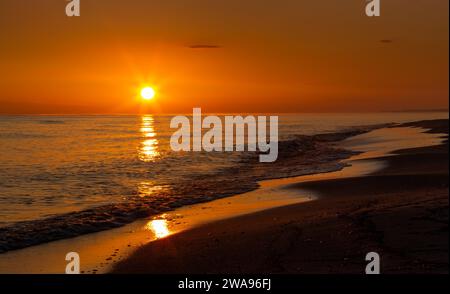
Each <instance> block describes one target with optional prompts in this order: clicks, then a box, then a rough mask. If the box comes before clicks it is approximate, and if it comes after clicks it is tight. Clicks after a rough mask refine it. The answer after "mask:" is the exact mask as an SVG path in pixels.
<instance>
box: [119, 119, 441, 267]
mask: <svg viewBox="0 0 450 294" xmlns="http://www.w3.org/2000/svg"><path fill="white" fill-rule="evenodd" d="M403 126H405V127H422V128H426V129H430V130H429V131H428V132H429V133H446V134H448V120H434V121H422V122H416V123H408V124H405V125H403ZM395 153H396V154H395V156H386V157H382V158H377V160H380V161H383V162H385V163H387V164H385V166H384V167H383V168H381V169H380V170H378V171H376V172H374V173H371V174H369V175H364V176H354V177H349V178H343V179H324V180H319V181H308V182H303V183H299V184H291V185H289V186H288V187H286V189H289V190H290V191H294V192H295V191H297V190H300V189H301V190H311V191H314V192H315V193H317V194H318V195H320V197H318V199H317V200H315V201H310V202H306V203H300V204H293V205H286V206H283V207H279V208H274V209H270V210H265V211H261V212H255V213H251V214H247V215H242V216H238V217H234V218H231V219H226V220H221V221H217V222H213V223H209V224H205V225H202V226H199V227H196V228H193V229H190V230H187V231H183V232H180V233H178V234H174V235H172V236H168V237H166V238H162V239H159V240H157V241H155V242H150V243H148V244H146V245H145V246H142V247H141V248H140V249H138V250H137V251H136V252H134V253H133V254H132V255H131V256H130V257H128V258H126V259H125V260H123V261H121V262H119V263H118V264H117V265H116V266H115V267H114V269H113V271H112V272H113V273H184V274H186V273H356V274H358V273H364V269H365V266H366V261H365V256H366V254H367V253H368V252H371V251H375V252H377V253H379V254H380V256H381V272H382V273H448V202H449V199H448V195H449V188H448V141H446V142H445V144H443V145H439V146H432V147H424V148H421V147H419V148H410V149H403V150H399V151H397V152H395ZM361 160H362V161H364V160H366V159H361Z"/></svg>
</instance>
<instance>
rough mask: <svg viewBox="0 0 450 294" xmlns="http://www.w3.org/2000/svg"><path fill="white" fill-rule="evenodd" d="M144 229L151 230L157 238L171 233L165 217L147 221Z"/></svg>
mask: <svg viewBox="0 0 450 294" xmlns="http://www.w3.org/2000/svg"><path fill="white" fill-rule="evenodd" d="M146 229H147V230H149V231H151V232H153V234H155V236H156V238H158V239H161V238H164V237H167V236H169V235H170V234H171V232H170V230H169V228H168V226H167V220H165V219H154V220H152V221H150V222H148V223H147V225H146Z"/></svg>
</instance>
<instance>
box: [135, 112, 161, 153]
mask: <svg viewBox="0 0 450 294" xmlns="http://www.w3.org/2000/svg"><path fill="white" fill-rule="evenodd" d="M154 123H155V120H154V118H153V116H152V115H144V116H142V123H141V129H140V131H141V134H142V137H143V138H144V140H143V141H142V143H141V146H140V149H139V159H140V160H142V161H144V162H153V161H155V159H156V158H157V157H158V156H159V151H158V139H156V135H157V134H156V132H155V127H154Z"/></svg>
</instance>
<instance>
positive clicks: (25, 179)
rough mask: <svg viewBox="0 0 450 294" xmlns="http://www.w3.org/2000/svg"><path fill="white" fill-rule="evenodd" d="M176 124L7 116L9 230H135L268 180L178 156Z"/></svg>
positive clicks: (236, 165) (5, 222) (0, 158)
mask: <svg viewBox="0 0 450 294" xmlns="http://www.w3.org/2000/svg"><path fill="white" fill-rule="evenodd" d="M171 118H172V117H169V116H152V115H145V116H3V117H2V116H0V208H1V209H0V227H3V228H5V227H11V226H13V227H14V226H15V225H17V226H18V227H22V229H24V228H28V229H29V228H30V226H33V224H34V223H37V222H36V221H37V220H42V219H48V218H53V219H54V220H56V221H58V223H59V224H61V223H64V222H66V218H65V216H66V215H68V214H69V216H70V213H73V212H81V213H83V214H82V216H86V215H88V216H86V219H88V220H89V221H91V222H93V221H97V222H98V223H102V224H107V223H108V222H113V223H114V222H117V223H120V222H121V221H123V222H127V221H128V219H127V220H124V218H126V217H129V218H136V217H138V216H141V215H145V214H146V213H150V212H151V211H152V209H153V210H155V212H157V211H160V210H161V209H171V208H173V207H179V206H182V205H186V204H190V203H195V202H198V201H205V200H210V199H214V198H215V197H216V196H220V197H223V196H227V195H232V194H234V193H239V192H242V189H244V190H249V189H252V188H254V187H255V183H254V181H253V182H252V183H249V184H248V185H246V180H249V179H250V177H249V178H248V179H247V178H246V175H248V174H251V175H252V178H251V179H252V180H255V179H259V178H264V177H267V176H265V175H266V174H267V173H268V172H269V170H268V169H267V168H266V167H261V166H260V165H259V164H256V163H255V164H254V166H257V168H256V167H253V164H249V163H248V162H247V161H244V162H245V164H243V163H242V162H243V158H242V154H241V153H219V152H216V153H189V152H188V153H186V152H185V153H174V152H172V151H171V150H170V146H169V139H170V136H171V135H172V132H173V131H174V130H171V129H170V128H169V124H170V119H171ZM433 118H448V113H380V114H302V115H284V116H280V127H279V130H280V141H289V140H298V135H313V134H317V133H331V132H339V131H342V130H346V129H349V128H351V127H353V126H361V125H373V124H380V123H391V122H397V123H401V122H407V121H415V120H422V119H433ZM303 139H305V140H307V137H302V140H303ZM292 146H298V144H297V145H292ZM292 146H291V147H290V148H291V149H292ZM308 146H309V145H308ZM314 148H316V147H314ZM312 151H313V150H312ZM324 156H325V155H324ZM288 157H289V156H288V155H286V154H284V153H283V154H282V155H281V159H280V161H281V163H278V164H279V165H280V166H281V164H282V163H283V160H285V162H294V163H295V164H296V165H297V166H298V164H299V162H300V161H298V160H297V161H295V160H293V159H292V158H288ZM332 159H335V157H333V158H330V157H326V156H325V157H324V158H322V159H321V158H320V156H319V157H318V159H317V160H320V162H318V161H316V162H314V161H312V162H311V163H310V164H309V165H306V164H305V165H304V167H302V168H303V169H302V170H298V169H297V170H295V171H294V170H292V169H290V170H281V171H280V175H279V176H280V177H282V176H288V175H291V174H295V175H298V174H301V173H306V172H308V171H309V172H311V171H313V172H314V171H316V170H315V168H316V167H317V164H318V163H322V162H325V161H330V162H331V160H332ZM302 160H303V161H304V160H305V159H304V158H303V159H302ZM282 166H283V168H284V167H285V166H286V164H283V165H282ZM274 167H275V166H274ZM278 170H279V169H278V168H274V169H272V170H271V171H270V172H271V173H277V171H278ZM317 171H320V169H319V170H317ZM283 172H284V173H283ZM272 176H273V175H272ZM275 177H276V175H275ZM222 183H226V184H223V185H222ZM218 188H219V189H218ZM218 191H220V192H218ZM219 194H220V195H219ZM166 200H167V201H166ZM168 200H170V201H168ZM136 211H140V212H141V213H136ZM60 216H61V217H60ZM69 216H68V217H67V222H69V219H70V217H69ZM77 217H78V219H80V218H79V215H77ZM82 219H83V218H81V220H80V222H82V221H83V220H82ZM71 221H74V220H71ZM39 224H40V225H43V223H39ZM44 224H47V225H50V224H51V222H49V223H44ZM88 231H89V230H88ZM20 232H21V231H20V230H18V231H14V232H11V231H5V232H2V231H0V239H1V237H2V236H1V235H2V234H3V237H4V238H6V237H8V238H9V237H11V235H8V236H6V235H7V234H13V236H15V237H20V236H17V235H20ZM83 232H84V231H83V230H81V229H80V233H83ZM74 234H77V232H74V233H73V234H71V235H74ZM0 244H1V240H0Z"/></svg>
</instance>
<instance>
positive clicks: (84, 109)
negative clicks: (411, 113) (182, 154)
mask: <svg viewBox="0 0 450 294" xmlns="http://www.w3.org/2000/svg"><path fill="white" fill-rule="evenodd" d="M66 3H67V2H66V1H63V0H39V1H29V0H0V68H1V71H0V103H1V104H0V105H1V107H0V113H7V114H11V113H136V112H140V111H151V112H161V113H182V112H184V113H187V112H191V111H192V108H193V107H202V109H203V111H204V112H322V111H388V110H396V111H397V110H412V109H414V110H415V109H442V108H447V107H448V53H447V52H448V3H449V2H448V0H414V1H411V0H389V1H382V16H381V17H379V18H368V17H367V16H365V14H364V5H365V3H366V1H364V0H355V1H354V0H345V1H344V0H342V1H336V0H323V1H316V0H309V1H307V0H267V1H265V0H154V1H147V0H126V1H125V0H81V17H78V18H68V17H67V16H66V15H65V5H66ZM383 40H385V41H383ZM386 40H388V41H386ZM199 45H208V46H199ZM144 84H148V85H152V86H154V87H156V88H157V90H158V96H157V98H156V99H154V100H153V101H152V102H151V103H149V104H147V105H144V104H143V103H142V101H140V100H139V99H137V92H138V90H139V87H140V86H141V85H144Z"/></svg>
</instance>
